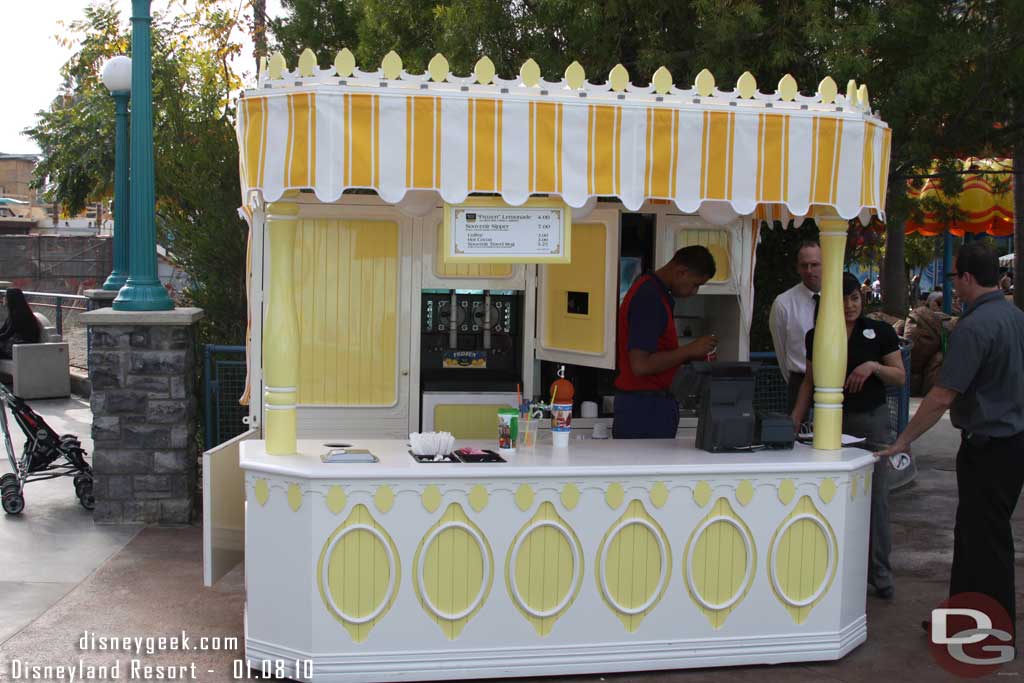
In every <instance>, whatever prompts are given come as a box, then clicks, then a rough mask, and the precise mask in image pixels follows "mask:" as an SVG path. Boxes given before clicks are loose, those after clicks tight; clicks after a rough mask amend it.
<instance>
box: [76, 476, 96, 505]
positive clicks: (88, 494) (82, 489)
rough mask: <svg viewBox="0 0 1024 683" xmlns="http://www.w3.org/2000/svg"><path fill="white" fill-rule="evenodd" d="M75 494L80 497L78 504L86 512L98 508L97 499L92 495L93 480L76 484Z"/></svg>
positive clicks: (85, 480)
mask: <svg viewBox="0 0 1024 683" xmlns="http://www.w3.org/2000/svg"><path fill="white" fill-rule="evenodd" d="M76 479H77V477H76ZM75 494H76V495H77V496H78V502H79V503H81V504H82V507H84V508H85V509H86V510H92V509H93V508H95V507H96V498H95V496H93V495H92V479H84V480H83V481H81V482H77V483H76V484H75Z"/></svg>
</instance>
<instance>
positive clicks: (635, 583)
mask: <svg viewBox="0 0 1024 683" xmlns="http://www.w3.org/2000/svg"><path fill="white" fill-rule="evenodd" d="M671 566H672V551H671V549H670V548H669V543H668V537H667V536H665V532H664V531H663V530H662V529H661V526H660V525H659V524H658V523H657V522H656V521H655V520H654V518H653V517H651V516H650V515H649V514H648V513H647V510H646V509H644V506H643V503H641V502H640V501H639V500H633V501H631V502H630V503H629V505H628V506H627V507H626V512H625V513H624V514H623V515H622V517H620V518H619V519H618V521H616V523H615V524H614V525H613V526H612V528H611V529H609V530H608V532H607V533H606V534H605V536H604V539H602V541H601V546H600V548H599V549H598V551H597V586H598V590H599V591H600V593H601V596H602V598H603V599H604V601H605V604H607V605H608V607H609V608H610V609H611V610H612V611H613V612H615V614H616V616H618V617H619V620H620V621H621V622H622V625H623V626H625V627H626V630H627V631H630V632H633V631H635V630H636V629H637V628H639V627H640V622H641V621H643V619H644V617H645V616H647V615H648V614H650V612H651V610H653V609H654V608H655V607H656V606H657V605H658V603H659V602H660V601H661V598H662V596H663V595H664V594H665V588H666V586H667V585H668V571H669V568H670V567H671Z"/></svg>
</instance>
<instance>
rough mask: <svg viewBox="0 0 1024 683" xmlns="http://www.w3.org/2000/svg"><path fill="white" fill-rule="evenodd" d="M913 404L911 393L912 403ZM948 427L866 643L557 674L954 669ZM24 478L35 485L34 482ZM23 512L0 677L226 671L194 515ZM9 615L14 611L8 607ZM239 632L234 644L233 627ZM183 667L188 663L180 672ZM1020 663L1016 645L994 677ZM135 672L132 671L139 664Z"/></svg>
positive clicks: (239, 595)
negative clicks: (947, 663)
mask: <svg viewBox="0 0 1024 683" xmlns="http://www.w3.org/2000/svg"><path fill="white" fill-rule="evenodd" d="M33 405H34V406H35V407H36V408H37V410H39V411H40V412H42V413H43V414H44V416H45V417H46V419H47V420H48V421H50V422H51V424H53V425H54V426H55V427H57V423H59V421H61V420H65V422H64V423H63V424H64V425H66V427H64V428H60V427H58V429H65V430H66V431H75V432H76V433H78V434H80V435H82V436H86V435H87V434H88V427H87V422H88V419H89V413H88V407H87V405H85V404H84V403H82V402H78V401H70V402H44V401H37V402H35V403H34V404H33ZM914 407H916V401H915V402H914ZM957 445H958V437H957V434H956V432H955V430H953V428H952V426H951V425H950V424H949V422H948V420H944V421H943V422H942V423H940V425H939V426H938V427H936V428H935V429H934V430H932V432H930V433H929V434H927V435H925V436H924V437H923V438H922V439H921V440H920V441H919V442H918V444H916V446H915V457H916V458H917V466H918V476H917V479H916V480H915V482H914V483H913V484H911V485H910V486H908V487H906V488H904V489H901V490H900V491H898V492H895V493H894V494H893V495H892V496H891V499H890V501H891V509H892V523H893V533H894V544H893V546H894V551H893V558H892V559H893V565H894V570H895V574H896V597H895V598H894V599H893V600H892V601H889V602H886V601H882V600H879V599H878V598H875V597H873V596H871V597H869V598H868V602H867V611H868V641H867V643H865V644H864V645H862V646H860V647H859V648H857V649H856V650H855V651H853V652H852V653H851V654H849V655H848V656H847V657H845V658H843V659H842V660H840V661H838V662H822V663H811V664H796V665H779V666H761V667H743V668H723V669H713V670H701V671H663V672H651V673H637V674H620V675H604V676H578V677H572V678H568V679H565V680H571V681H574V682H587V683H590V682H591V681H592V682H594V683H598V682H599V681H622V682H625V681H643V682H644V683H655V682H658V683H660V682H662V681H672V682H675V681H680V682H682V681H723V682H724V681H741V682H742V681H751V682H753V681H757V682H761V681H799V682H804V681H806V682H810V681H823V680H824V681H851V682H852V681H872V682H874V681H894V680H903V681H915V682H916V681H931V680H936V681H941V680H956V679H954V678H953V677H952V676H951V675H949V674H946V673H945V672H944V671H943V670H942V669H940V668H939V667H938V666H937V665H936V664H935V663H934V661H933V660H932V658H931V656H930V654H929V652H928V646H927V641H926V637H925V634H924V633H923V632H922V631H921V630H920V628H919V626H918V624H919V622H920V620H921V619H922V618H924V617H926V616H927V615H928V613H929V611H930V610H931V608H932V607H934V606H935V605H936V604H937V603H938V602H940V601H941V600H942V599H943V598H944V597H945V593H946V582H947V579H948V576H949V564H950V561H951V559H952V547H953V540H952V527H953V517H954V512H955V508H956V488H955V474H954V471H953V464H954V458H955V454H956V447H957ZM33 487H35V488H36V490H35V491H33ZM26 501H27V503H26V511H25V513H24V515H23V517H22V518H20V519H10V518H9V519H6V520H3V519H0V563H2V565H0V566H2V567H3V570H4V571H3V575H2V577H0V580H2V583H0V615H4V617H5V619H4V621H3V622H0V681H4V680H7V678H5V676H6V675H7V674H8V672H9V670H10V669H9V666H10V664H9V663H10V661H11V660H12V659H18V660H21V661H25V662H31V663H35V664H40V665H46V664H49V665H57V664H65V665H67V664H75V663H77V662H78V661H79V660H82V661H84V662H85V663H86V664H97V665H99V664H107V665H110V664H113V663H114V662H117V661H120V663H121V667H122V679H123V680H129V678H128V674H127V673H126V668H127V667H128V665H129V663H130V661H131V660H132V659H138V660H139V661H140V663H141V664H142V665H186V666H188V665H190V664H192V663H193V662H194V663H195V664H196V668H195V678H194V679H193V680H199V681H211V682H221V681H229V680H233V667H234V666H235V662H236V660H238V659H239V658H244V653H243V652H242V651H241V650H240V649H238V646H240V644H241V642H242V628H243V623H242V614H243V601H244V583H243V577H242V573H241V570H240V568H239V569H236V570H235V571H234V572H232V573H230V574H229V575H228V576H227V577H225V578H224V579H223V580H222V581H221V582H219V583H218V584H217V586H215V587H214V588H213V589H207V588H204V587H203V586H202V566H201V563H202V550H201V537H202V534H201V530H200V529H199V528H197V527H185V528H157V527H148V528H145V529H143V530H141V531H140V530H139V529H138V528H137V527H96V526H93V525H92V522H91V520H90V519H89V517H88V515H87V514H86V513H84V511H82V510H81V508H79V507H78V504H77V501H76V500H75V498H74V495H73V491H72V490H71V483H70V481H67V480H65V481H58V482H52V483H50V482H47V483H44V484H38V485H33V486H30V487H29V489H28V496H27V497H26ZM1015 537H1016V542H1017V548H1018V555H1017V557H1018V562H1017V564H1018V570H1017V573H1018V576H1019V577H1021V578H1020V580H1019V581H1018V586H1021V585H1024V562H1022V561H1021V559H1020V558H1021V552H1020V551H1021V550H1024V511H1022V509H1021V508H1018V514H1017V515H1016V518H1015ZM12 615H13V618H12ZM86 631H88V632H90V633H94V634H97V635H107V636H109V635H125V636H143V637H145V636H161V635H167V636H170V635H175V634H179V633H180V632H181V631H184V632H185V633H186V634H187V635H188V636H189V638H190V643H191V645H192V646H193V647H197V646H198V644H199V638H201V637H203V636H207V637H216V638H220V639H222V640H221V642H220V643H211V645H219V646H220V647H219V648H217V649H211V650H205V651H195V650H193V651H190V652H181V651H163V652H156V653H154V654H152V655H147V654H145V653H143V654H142V655H141V656H139V655H134V654H131V653H127V652H104V651H97V650H95V649H88V648H87V649H85V650H81V649H80V648H79V641H80V639H81V638H82V635H83V633H85V632H86ZM231 638H235V639H237V643H238V646H236V645H235V643H234V642H232V641H230V640H229V639H231ZM188 673H191V672H188ZM1022 673H1024V657H1022V658H1021V659H1018V661H1017V662H1014V663H1013V664H1010V665H1007V666H1005V667H1003V669H1002V671H1001V672H1000V673H999V674H997V675H996V676H993V677H992V678H996V679H998V680H1006V678H1007V677H1009V678H1010V680H1013V679H1014V678H1017V677H1019V676H1020V675H1021V674H1022ZM140 676H141V674H140Z"/></svg>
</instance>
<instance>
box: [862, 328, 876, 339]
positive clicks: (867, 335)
mask: <svg viewBox="0 0 1024 683" xmlns="http://www.w3.org/2000/svg"><path fill="white" fill-rule="evenodd" d="M864 338H865V339H874V338H875V331H874V330H870V329H868V330H864Z"/></svg>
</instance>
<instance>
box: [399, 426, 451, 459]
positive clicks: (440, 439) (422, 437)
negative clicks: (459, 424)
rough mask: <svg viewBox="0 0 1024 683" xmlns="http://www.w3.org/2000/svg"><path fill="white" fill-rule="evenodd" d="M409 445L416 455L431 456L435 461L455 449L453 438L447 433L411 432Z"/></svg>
mask: <svg viewBox="0 0 1024 683" xmlns="http://www.w3.org/2000/svg"><path fill="white" fill-rule="evenodd" d="M409 445H410V447H412V452H413V453H415V454H416V455H433V456H434V458H435V459H440V457H441V456H444V455H448V454H449V453H451V452H452V449H454V448H455V437H454V436H452V435H451V434H450V433H448V432H423V433H420V432H412V433H411V434H409Z"/></svg>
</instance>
